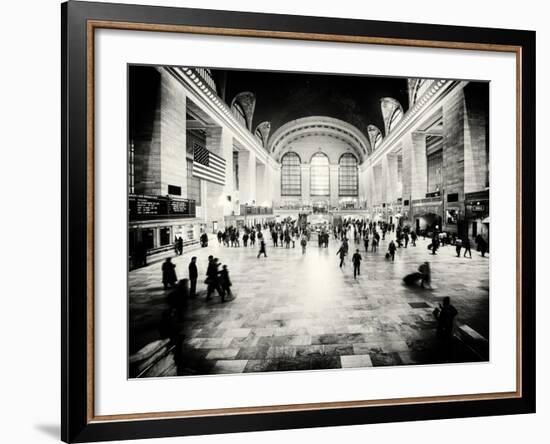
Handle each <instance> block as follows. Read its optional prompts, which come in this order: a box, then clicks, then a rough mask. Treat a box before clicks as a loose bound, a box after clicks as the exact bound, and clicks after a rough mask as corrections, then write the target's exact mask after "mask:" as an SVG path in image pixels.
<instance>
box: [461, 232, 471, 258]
mask: <svg viewBox="0 0 550 444" xmlns="http://www.w3.org/2000/svg"><path fill="white" fill-rule="evenodd" d="M462 247H463V248H464V257H466V253H468V254H469V255H470V259H471V258H472V246H471V245H470V238H469V237H468V236H466V237H465V238H464V240H463V241H462Z"/></svg>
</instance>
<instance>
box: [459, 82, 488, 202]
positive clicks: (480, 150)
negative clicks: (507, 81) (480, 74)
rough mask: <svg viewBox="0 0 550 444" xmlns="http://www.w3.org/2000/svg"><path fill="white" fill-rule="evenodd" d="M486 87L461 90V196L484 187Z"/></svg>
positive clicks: (485, 177)
mask: <svg viewBox="0 0 550 444" xmlns="http://www.w3.org/2000/svg"><path fill="white" fill-rule="evenodd" d="M487 93H488V85H487V84H481V83H470V84H468V85H467V86H466V87H465V88H464V192H465V193H472V192H475V191H482V190H485V188H486V187H487V185H488V171H489V141H488V132H487V126H488V116H489V108H488V107H489V105H488V103H487V97H488V94H487Z"/></svg>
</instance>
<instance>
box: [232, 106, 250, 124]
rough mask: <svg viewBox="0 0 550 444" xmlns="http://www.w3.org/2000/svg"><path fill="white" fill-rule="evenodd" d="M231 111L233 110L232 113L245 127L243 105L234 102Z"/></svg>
mask: <svg viewBox="0 0 550 444" xmlns="http://www.w3.org/2000/svg"><path fill="white" fill-rule="evenodd" d="M231 111H233V115H234V116H235V117H236V118H237V120H238V121H239V122H241V123H242V124H243V125H244V126H245V127H246V116H245V114H244V109H243V107H242V106H241V105H240V104H239V103H238V102H235V103H233V106H232V107H231Z"/></svg>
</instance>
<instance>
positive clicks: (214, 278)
mask: <svg viewBox="0 0 550 444" xmlns="http://www.w3.org/2000/svg"><path fill="white" fill-rule="evenodd" d="M211 257H212V256H210V257H209V258H208V260H209V263H208V269H207V270H206V284H207V289H206V300H207V301H208V300H209V299H211V298H212V293H213V292H214V290H216V291H217V292H218V294H219V295H220V297H221V298H222V300H223V290H222V289H221V287H220V280H219V270H218V267H219V263H218V259H217V258H212V259H210V258H211Z"/></svg>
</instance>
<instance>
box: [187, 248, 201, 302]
mask: <svg viewBox="0 0 550 444" xmlns="http://www.w3.org/2000/svg"><path fill="white" fill-rule="evenodd" d="M198 277H199V272H198V270H197V257H196V256H193V257H192V258H191V262H190V263H189V282H190V283H191V289H190V291H189V296H190V297H192V298H194V297H195V296H196V295H197V279H198Z"/></svg>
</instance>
